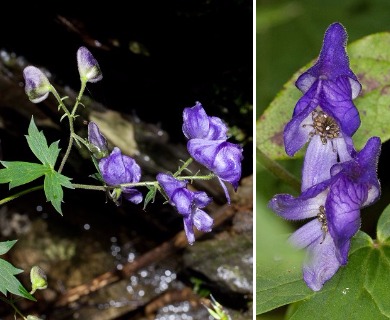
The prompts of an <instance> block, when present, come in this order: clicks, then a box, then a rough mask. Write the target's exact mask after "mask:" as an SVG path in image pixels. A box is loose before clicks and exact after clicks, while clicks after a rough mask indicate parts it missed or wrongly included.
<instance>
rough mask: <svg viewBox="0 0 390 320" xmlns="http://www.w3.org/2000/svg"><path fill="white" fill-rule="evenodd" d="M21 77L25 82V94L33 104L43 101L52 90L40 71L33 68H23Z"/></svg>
mask: <svg viewBox="0 0 390 320" xmlns="http://www.w3.org/2000/svg"><path fill="white" fill-rule="evenodd" d="M23 77H24V80H25V87H24V89H25V92H26V94H27V96H28V98H29V99H30V101H31V102H33V103H38V102H41V101H43V100H45V99H46V98H47V97H48V95H49V93H50V92H51V90H52V89H53V87H52V85H51V84H50V82H49V79H48V78H47V77H46V76H45V75H44V73H43V72H42V71H41V70H39V69H38V68H36V67H34V66H28V67H26V68H24V70H23Z"/></svg>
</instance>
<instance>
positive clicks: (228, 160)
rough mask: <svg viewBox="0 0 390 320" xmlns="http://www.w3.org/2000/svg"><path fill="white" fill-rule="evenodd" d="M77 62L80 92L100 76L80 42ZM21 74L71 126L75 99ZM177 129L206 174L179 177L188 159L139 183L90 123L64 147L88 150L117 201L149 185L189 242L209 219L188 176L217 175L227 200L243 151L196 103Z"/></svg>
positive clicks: (30, 73) (135, 170)
mask: <svg viewBox="0 0 390 320" xmlns="http://www.w3.org/2000/svg"><path fill="white" fill-rule="evenodd" d="M77 65H78V70H79V74H80V80H81V84H82V86H81V88H82V89H81V91H80V96H81V95H82V93H83V90H84V89H85V85H86V83H87V82H90V83H94V82H97V81H100V80H101V79H102V78H103V76H102V72H101V70H100V67H99V64H98V62H97V61H96V59H95V58H94V57H93V55H92V54H91V52H90V51H89V50H88V49H87V48H85V47H81V48H79V50H78V51H77ZM24 78H25V83H26V86H25V91H26V94H27V95H28V97H29V99H30V100H31V101H32V102H34V103H37V102H41V101H43V100H44V99H46V98H47V96H48V95H49V93H50V92H52V93H53V94H54V96H55V97H56V98H57V100H58V101H59V103H60V107H61V108H62V109H63V110H64V112H65V116H67V117H68V118H69V121H70V124H71V125H70V127H71V128H73V119H74V118H75V112H76V109H77V105H78V103H79V100H78V102H77V103H76V104H75V106H74V108H73V110H72V111H71V112H70V111H68V109H67V107H66V106H65V105H64V104H63V103H62V99H61V98H60V97H59V95H58V93H57V92H56V90H55V89H54V87H53V86H52V85H51V84H50V82H49V80H48V78H47V77H46V76H45V75H44V74H43V72H42V71H40V70H39V69H38V68H36V67H33V66H29V67H27V68H25V70H24ZM182 130H183V133H184V135H185V137H186V138H187V139H188V142H187V149H188V152H189V154H190V156H191V157H192V158H191V161H192V159H193V160H195V161H197V162H198V163H200V164H201V165H203V166H204V167H206V168H207V169H208V170H209V171H210V172H211V173H210V174H209V175H207V176H203V177H202V176H198V175H196V174H195V175H192V176H188V177H183V176H180V174H181V172H182V171H183V170H184V169H186V167H187V166H188V164H189V163H190V161H187V162H185V164H184V165H183V166H182V167H181V168H180V169H179V170H178V171H177V172H176V173H174V174H166V173H159V174H158V175H157V177H156V180H157V181H155V182H147V181H144V182H141V168H140V166H139V165H138V164H137V163H136V161H135V160H134V159H133V158H132V157H130V156H127V155H124V154H122V152H121V150H120V149H119V148H118V147H114V148H113V150H112V151H111V152H110V151H109V148H108V144H107V140H106V138H105V137H104V136H103V134H102V133H101V132H100V130H99V127H98V126H97V124H96V123H94V122H90V123H89V124H88V139H82V138H81V137H78V135H77V134H76V133H75V132H73V131H71V141H70V143H69V147H68V151H69V150H70V148H71V146H72V139H76V140H77V142H79V143H83V144H84V145H85V146H86V147H87V148H88V149H89V151H90V152H91V155H92V157H93V160H94V163H95V164H96V168H97V170H98V171H99V172H98V175H97V177H98V178H99V179H100V180H101V181H102V182H103V184H104V188H105V190H106V191H107V194H108V195H109V197H110V199H111V200H113V201H114V202H115V203H116V204H117V205H119V204H120V200H121V199H122V197H123V198H125V199H126V200H128V201H130V202H132V203H135V204H139V203H141V202H142V201H143V195H142V193H141V192H140V191H138V190H137V189H136V188H137V187H142V186H144V187H148V188H149V190H150V192H151V194H152V196H153V197H154V194H155V191H157V190H158V191H161V193H162V194H163V195H164V196H165V198H166V199H167V200H168V202H169V203H170V204H171V205H172V206H174V207H175V208H176V209H177V211H178V212H179V213H180V214H181V215H182V216H183V220H184V229H185V233H186V236H187V239H188V242H189V243H190V244H192V243H193V242H194V241H195V235H194V230H193V229H194V227H195V228H197V229H198V230H200V231H203V232H210V231H211V227H212V225H213V219H212V218H211V217H210V216H209V215H208V214H207V213H206V212H205V211H204V210H202V209H203V208H205V207H206V206H207V205H208V204H209V203H210V202H211V201H212V199H211V198H210V197H209V196H208V195H207V194H206V193H205V192H203V191H195V192H194V191H190V190H188V189H187V185H188V183H189V182H188V181H193V180H196V179H212V178H214V177H216V178H217V179H218V180H219V181H220V183H221V185H222V188H223V190H224V192H225V195H226V198H227V201H228V202H229V203H230V196H229V192H228V189H227V187H226V185H225V184H224V182H227V183H230V184H231V185H232V186H233V188H234V190H235V191H236V190H237V187H238V183H239V180H240V178H241V161H242V159H243V156H242V152H243V150H242V148H241V147H240V146H239V145H236V144H234V143H230V142H228V141H227V140H228V135H227V132H228V128H227V126H226V125H225V124H224V123H223V121H222V120H221V119H220V118H217V117H210V116H208V115H207V114H206V112H205V110H204V109H203V107H202V105H201V104H200V103H199V102H197V103H196V104H195V106H194V107H191V108H185V109H184V112H183V126H182ZM67 154H68V152H67ZM63 162H64V161H63ZM62 165H63V164H62ZM62 165H61V170H62ZM145 198H147V199H149V200H145V205H146V203H147V202H148V201H150V196H148V197H145Z"/></svg>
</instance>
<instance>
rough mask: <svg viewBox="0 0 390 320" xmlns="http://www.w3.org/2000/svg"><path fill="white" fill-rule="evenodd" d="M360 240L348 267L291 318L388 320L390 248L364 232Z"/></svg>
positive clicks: (389, 311)
mask: <svg viewBox="0 0 390 320" xmlns="http://www.w3.org/2000/svg"><path fill="white" fill-rule="evenodd" d="M357 240H358V242H360V243H358V245H357V247H355V248H353V249H352V250H351V252H350V255H349V261H348V264H347V265H346V266H345V267H341V268H340V269H339V271H338V272H337V273H336V275H335V276H334V277H333V278H332V279H331V280H330V281H329V282H327V283H325V285H324V287H323V289H322V290H321V291H319V292H318V293H316V294H314V295H313V297H312V298H311V299H308V300H306V301H304V302H302V303H300V304H299V305H298V307H297V308H295V310H294V312H293V313H292V314H291V317H290V318H289V319H294V320H299V319H310V318H311V317H312V316H313V314H317V315H321V317H319V318H318V319H332V320H338V319H340V320H341V319H378V320H379V319H389V317H390V305H389V302H388V284H389V283H390V266H389V263H388V261H389V258H390V250H389V249H390V248H389V246H388V244H387V245H386V246H384V247H382V248H380V247H378V246H376V245H375V243H374V242H373V241H372V240H371V238H370V237H369V236H368V235H366V234H364V233H363V232H360V233H359V234H358V236H357ZM362 242H365V245H362ZM341 310H345V312H347V314H346V313H345V312H340V311H341Z"/></svg>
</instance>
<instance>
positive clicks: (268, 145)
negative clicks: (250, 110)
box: [256, 32, 390, 160]
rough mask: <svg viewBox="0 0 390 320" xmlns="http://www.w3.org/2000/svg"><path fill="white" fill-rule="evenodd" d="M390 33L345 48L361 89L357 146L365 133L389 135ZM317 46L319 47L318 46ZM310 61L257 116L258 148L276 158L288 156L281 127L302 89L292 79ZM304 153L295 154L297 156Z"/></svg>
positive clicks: (305, 68)
mask: <svg viewBox="0 0 390 320" xmlns="http://www.w3.org/2000/svg"><path fill="white" fill-rule="evenodd" d="M389 45H390V33H389V32H384V33H378V34H373V35H370V36H367V37H364V38H362V39H360V40H358V41H355V42H353V43H351V44H350V45H349V46H348V48H347V52H348V55H349V59H350V65H351V69H352V70H353V71H354V73H355V74H356V75H357V77H358V79H359V81H360V82H361V84H362V87H363V90H362V92H361V93H360V95H359V96H358V97H357V98H356V99H355V100H354V103H355V105H356V107H357V109H358V110H359V113H360V119H361V126H360V128H359V130H358V131H357V132H356V134H355V135H354V137H353V140H354V143H355V146H356V148H357V149H358V150H360V149H361V148H362V147H363V146H364V145H365V143H366V141H367V139H368V137H371V136H378V137H380V138H381V140H382V142H385V141H387V140H389V139H390V126H389V125H388V123H389V121H390V113H389V112H388V106H389V105H390V94H389V92H390V89H389V88H390V77H389V76H388V75H389V74H390V51H389V50H388V47H389ZM318 49H320V48H318ZM312 65H313V62H310V63H309V64H308V65H307V66H305V67H303V68H302V69H301V70H299V71H298V72H297V73H295V74H294V75H293V76H292V78H291V79H290V80H289V81H288V82H287V83H286V84H285V85H284V86H283V89H282V90H281V91H280V92H279V93H278V95H277V96H276V98H275V99H274V100H273V101H272V102H271V104H270V105H269V106H268V108H267V109H266V110H265V112H264V113H263V115H262V116H261V117H260V118H259V119H258V120H257V124H256V137H257V140H256V141H257V148H259V149H260V150H262V151H263V152H264V153H265V154H266V155H267V156H268V157H270V158H271V159H275V160H281V159H287V158H289V157H288V156H287V155H286V152H285V150H284V144H283V129H284V126H285V125H286V124H287V122H288V121H289V120H290V119H291V116H292V113H293V109H294V107H295V104H296V103H297V101H298V99H299V98H300V97H301V96H302V93H301V92H300V91H299V90H298V89H297V88H296V87H295V81H296V80H297V78H298V77H299V76H300V75H301V74H302V72H304V71H306V70H307V69H308V68H309V67H310V66H312ZM302 155H303V153H302V152H300V153H298V154H297V157H299V156H302Z"/></svg>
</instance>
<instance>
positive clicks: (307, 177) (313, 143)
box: [301, 135, 337, 191]
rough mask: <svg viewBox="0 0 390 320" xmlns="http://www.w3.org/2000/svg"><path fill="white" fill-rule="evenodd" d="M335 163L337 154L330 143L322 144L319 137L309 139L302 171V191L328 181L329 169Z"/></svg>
mask: <svg viewBox="0 0 390 320" xmlns="http://www.w3.org/2000/svg"><path fill="white" fill-rule="evenodd" d="M336 162H337V152H336V151H335V150H333V145H332V143H331V142H330V141H328V142H327V143H325V144H323V143H322V141H321V137H320V136H318V135H316V136H314V137H312V138H311V140H310V143H309V146H308V148H307V150H306V155H305V160H304V164H303V170H302V188H301V189H302V191H305V190H307V189H308V188H310V187H312V186H313V185H315V184H318V183H320V182H323V181H325V180H328V179H330V168H331V167H332V166H333V165H334V164H335V163H336Z"/></svg>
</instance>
